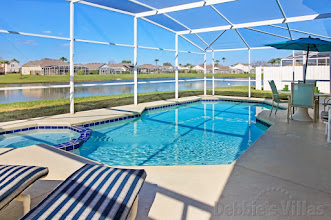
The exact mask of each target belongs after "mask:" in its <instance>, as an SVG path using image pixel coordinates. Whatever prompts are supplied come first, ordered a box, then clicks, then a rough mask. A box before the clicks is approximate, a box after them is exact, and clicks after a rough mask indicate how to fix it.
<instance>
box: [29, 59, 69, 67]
mask: <svg viewBox="0 0 331 220" xmlns="http://www.w3.org/2000/svg"><path fill="white" fill-rule="evenodd" d="M67 65H69V64H68V63H66V62H63V61H61V60H54V59H42V60H35V61H30V62H27V63H26V64H24V65H23V66H22V67H39V66H40V67H47V66H67Z"/></svg>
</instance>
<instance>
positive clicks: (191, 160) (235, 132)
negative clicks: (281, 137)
mask: <svg viewBox="0 0 331 220" xmlns="http://www.w3.org/2000/svg"><path fill="white" fill-rule="evenodd" d="M264 108H269V107H268V106H267V105H262V104H255V103H254V104H253V103H240V102H226V101H220V102H216V101H215V102H196V103H191V104H184V105H180V106H176V107H169V108H163V109H158V110H149V111H145V112H144V113H143V114H142V115H141V117H138V118H133V119H128V120H124V121H118V122H114V123H108V124H103V125H98V126H92V127H90V128H91V129H92V130H93V135H92V136H91V137H90V139H89V140H88V141H87V142H85V143H84V144H83V145H82V146H81V147H80V148H78V149H75V150H73V151H72V152H73V153H75V154H78V155H81V156H83V157H87V158H90V159H92V160H95V161H99V162H102V163H104V164H108V165H113V166H156V165H208V164H230V163H232V162H233V161H235V160H236V159H237V158H238V157H239V156H240V155H241V154H242V153H243V152H244V151H245V150H246V149H247V148H248V147H249V146H250V145H251V144H252V143H253V142H254V141H256V140H257V139H258V138H259V137H260V136H261V135H262V134H263V132H264V131H266V130H267V128H268V127H267V126H266V125H263V124H260V123H257V122H256V118H255V115H256V113H257V112H258V111H261V110H263V109H264Z"/></svg>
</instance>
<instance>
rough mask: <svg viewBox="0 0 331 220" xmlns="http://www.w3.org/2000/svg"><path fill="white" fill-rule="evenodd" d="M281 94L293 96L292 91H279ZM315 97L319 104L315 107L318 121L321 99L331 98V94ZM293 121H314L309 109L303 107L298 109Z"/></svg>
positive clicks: (320, 94) (317, 94)
mask: <svg viewBox="0 0 331 220" xmlns="http://www.w3.org/2000/svg"><path fill="white" fill-rule="evenodd" d="M279 92H280V93H286V94H289V95H291V91H282V90H279ZM314 97H315V98H316V99H317V103H318V104H317V106H315V108H317V114H316V118H317V119H318V118H319V101H320V97H331V94H329V93H314ZM293 120H296V121H313V119H312V118H311V117H310V116H309V114H308V108H301V107H298V108H297V111H296V112H295V113H294V115H293Z"/></svg>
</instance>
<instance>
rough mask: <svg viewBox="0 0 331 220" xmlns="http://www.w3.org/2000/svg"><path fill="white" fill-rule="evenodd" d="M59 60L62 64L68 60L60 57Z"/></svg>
mask: <svg viewBox="0 0 331 220" xmlns="http://www.w3.org/2000/svg"><path fill="white" fill-rule="evenodd" d="M59 60H61V61H63V62H66V61H68V59H67V58H65V57H60V59H59Z"/></svg>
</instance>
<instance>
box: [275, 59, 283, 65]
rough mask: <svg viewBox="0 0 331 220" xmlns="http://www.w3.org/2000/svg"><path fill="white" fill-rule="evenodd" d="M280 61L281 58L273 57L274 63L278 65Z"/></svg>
mask: <svg viewBox="0 0 331 220" xmlns="http://www.w3.org/2000/svg"><path fill="white" fill-rule="evenodd" d="M281 61H282V58H276V59H275V62H276V64H277V65H278V66H279V65H280V62H281Z"/></svg>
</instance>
